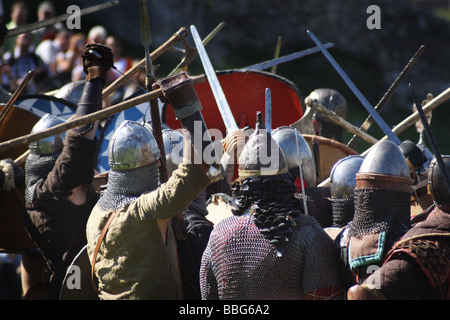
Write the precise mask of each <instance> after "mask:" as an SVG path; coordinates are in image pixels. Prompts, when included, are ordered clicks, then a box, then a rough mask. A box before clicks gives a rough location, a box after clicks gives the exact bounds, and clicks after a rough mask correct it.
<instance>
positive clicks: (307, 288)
mask: <svg viewBox="0 0 450 320" xmlns="http://www.w3.org/2000/svg"><path fill="white" fill-rule="evenodd" d="M302 232H303V235H304V239H303V241H304V245H305V250H304V252H305V258H304V270H303V281H302V282H303V291H304V293H305V296H306V298H307V299H315V300H317V299H333V298H339V297H341V294H342V292H343V291H342V290H343V287H342V281H341V278H340V274H339V271H338V257H337V255H336V252H335V250H334V246H333V243H332V241H331V239H330V238H329V236H328V235H327V234H326V233H325V232H324V231H323V229H322V228H318V227H317V225H314V224H311V226H309V227H308V226H307V227H304V228H303V229H302Z"/></svg>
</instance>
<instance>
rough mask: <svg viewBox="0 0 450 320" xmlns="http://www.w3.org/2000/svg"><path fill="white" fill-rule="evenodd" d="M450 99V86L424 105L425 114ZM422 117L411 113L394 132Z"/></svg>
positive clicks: (364, 153) (403, 128)
mask: <svg viewBox="0 0 450 320" xmlns="http://www.w3.org/2000/svg"><path fill="white" fill-rule="evenodd" d="M448 99H450V87H449V88H447V90H445V91H443V92H442V93H440V94H439V95H438V96H437V97H435V98H434V99H433V100H431V101H430V102H428V103H427V104H426V105H425V106H423V109H422V110H423V111H424V113H425V114H427V113H429V112H432V111H433V110H434V109H436V108H437V107H439V106H440V105H441V104H442V103H444V102H445V101H447V100H448ZM419 118H420V116H419V112H418V111H416V112H414V113H413V114H411V115H410V116H409V117H407V118H406V119H404V120H403V121H401V122H400V123H398V124H397V125H396V126H394V128H393V129H392V132H394V134H396V135H399V134H400V133H402V132H403V131H404V130H406V129H407V128H409V127H410V126H412V125H413V124H414V123H415V122H416V121H417V120H418V119H419ZM386 139H388V137H387V136H384V137H383V138H381V139H380V140H379V141H384V140H386ZM372 148H373V146H371V147H370V148H369V149H367V150H366V151H364V152H363V153H361V155H362V156H365V155H366V154H368V153H369V151H370V150H372ZM329 183H330V178H327V179H326V180H324V181H323V182H321V183H320V184H319V185H318V187H326V186H329Z"/></svg>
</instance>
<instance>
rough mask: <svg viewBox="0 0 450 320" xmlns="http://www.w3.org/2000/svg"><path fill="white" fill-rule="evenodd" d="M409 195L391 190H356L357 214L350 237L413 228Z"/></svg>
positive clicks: (350, 225) (352, 223) (350, 228)
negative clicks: (392, 229) (395, 228)
mask: <svg viewBox="0 0 450 320" xmlns="http://www.w3.org/2000/svg"><path fill="white" fill-rule="evenodd" d="M410 197H411V196H410V195H409V194H408V193H405V192H400V191H391V190H374V189H364V188H363V189H356V190H355V214H354V217H353V221H351V222H350V223H349V235H350V236H352V237H359V236H363V235H368V234H376V233H378V232H380V231H386V230H388V229H391V228H393V227H401V228H404V229H405V230H407V229H409V228H410V227H411V221H410V208H411V207H410V206H411V204H410V201H411V198H410Z"/></svg>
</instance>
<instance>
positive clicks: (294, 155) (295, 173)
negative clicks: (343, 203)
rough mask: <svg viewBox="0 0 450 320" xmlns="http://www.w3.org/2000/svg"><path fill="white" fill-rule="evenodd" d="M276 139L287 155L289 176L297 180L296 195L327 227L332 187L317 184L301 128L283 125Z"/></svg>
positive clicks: (310, 212) (313, 165) (276, 134)
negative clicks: (299, 129) (317, 185)
mask: <svg viewBox="0 0 450 320" xmlns="http://www.w3.org/2000/svg"><path fill="white" fill-rule="evenodd" d="M272 137H273V139H274V140H275V141H276V142H277V143H278V145H279V146H280V148H281V150H282V151H283V154H284V156H285V158H286V165H287V169H288V173H287V174H288V175H289V176H290V177H291V178H292V179H293V180H294V181H295V183H296V185H297V191H296V193H295V197H296V198H297V199H298V201H299V202H300V203H299V204H300V206H302V207H305V206H306V209H303V211H304V212H305V213H307V214H308V215H310V216H313V217H314V218H316V219H317V221H318V222H319V223H320V224H321V225H322V227H327V226H329V225H330V222H331V206H330V202H329V200H328V199H329V197H330V188H329V187H316V181H317V170H316V169H317V168H316V165H315V162H314V157H313V153H312V151H311V148H310V147H309V145H308V143H307V142H306V140H305V138H304V137H303V136H302V134H301V133H300V131H298V130H297V129H295V128H293V127H286V126H283V127H279V128H277V129H275V130H273V133H272Z"/></svg>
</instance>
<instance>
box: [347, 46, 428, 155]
mask: <svg viewBox="0 0 450 320" xmlns="http://www.w3.org/2000/svg"><path fill="white" fill-rule="evenodd" d="M424 50H425V46H420V48H419V49H418V50H417V51H416V53H415V54H414V56H413V57H412V58H411V60H409V62H408V63H407V65H406V66H405V68H403V70H402V72H400V74H399V75H398V77H397V79H395V81H394V82H393V83H392V85H391V86H390V87H389V89H388V91H387V92H386V93H385V94H384V96H383V97H382V98H381V100H380V101H379V102H378V104H377V105H376V106H375V111H377V112H378V113H380V112H381V110H382V109H383V107H384V106H385V105H386V104H387V103H388V101H389V100H390V99H391V97H392V95H393V94H394V92H395V90H396V89H397V87H398V86H399V84H400V82H402V80H403V78H405V76H406V74H407V73H408V71H409V70H410V69H411V68H412V66H413V65H414V64H415V63H416V61H417V59H419V57H420V56H421V55H422V53H423V51H424ZM372 123H373V118H372V116H370V115H369V116H368V117H367V118H366V120H365V121H364V122H363V124H362V125H361V127H360V129H361V130H363V131H365V132H367V130H369V128H370V126H371V125H372ZM359 140H360V139H359V138H358V137H357V136H356V135H354V136H353V137H352V138H351V139H350V141H349V142H348V143H347V147H349V148H351V149H354V148H355V147H356V146H357V144H358V142H359Z"/></svg>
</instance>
